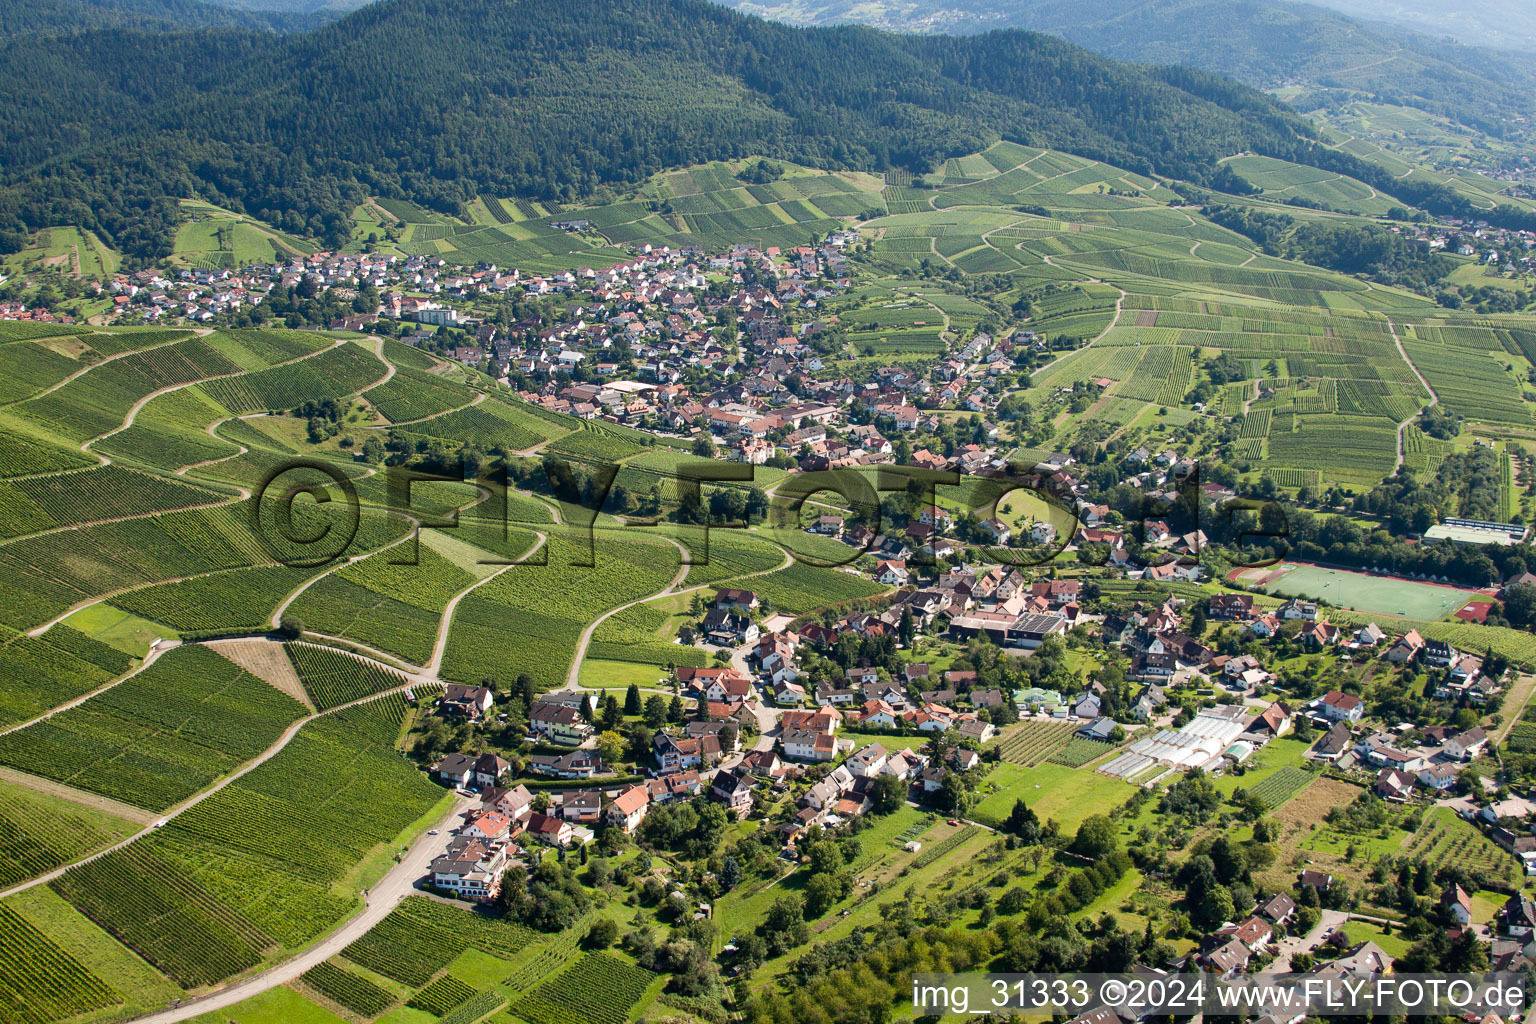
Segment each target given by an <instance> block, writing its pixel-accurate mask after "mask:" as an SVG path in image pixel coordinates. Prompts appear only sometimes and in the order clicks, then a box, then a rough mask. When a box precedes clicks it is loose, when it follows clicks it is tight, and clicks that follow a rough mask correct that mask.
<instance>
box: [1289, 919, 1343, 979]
mask: <svg viewBox="0 0 1536 1024" xmlns="http://www.w3.org/2000/svg"><path fill="white" fill-rule="evenodd" d="M1348 920H1349V913H1348V912H1347V911H1343V910H1324V911H1323V912H1322V913H1321V914H1320V915H1319V916H1318V919H1317V924H1315V925H1313V926H1312V930H1311V931H1309V932H1307V934H1305V935H1287V936H1286V937H1285V938H1283V939H1281V940H1280V941H1279V942H1277V943H1275V945H1276V946H1277V947H1279V949H1280V955H1279V956H1277V957H1275V962H1274V966H1273V967H1271V968H1270V970H1271V971H1273V972H1274V973H1277V974H1283V973H1285V972H1286V971H1289V970H1290V969H1291V954H1292V953H1310V952H1312V951H1313V950H1314V949H1316V948H1317V947H1318V946H1320V945H1322V942H1323V938H1324V932H1331V930H1333V929H1337V928H1338V927H1339V926H1340V925H1342V924H1344V922H1345V921H1348ZM1344 930H1345V931H1346V932H1348V931H1349V929H1348V928H1346V929H1344Z"/></svg>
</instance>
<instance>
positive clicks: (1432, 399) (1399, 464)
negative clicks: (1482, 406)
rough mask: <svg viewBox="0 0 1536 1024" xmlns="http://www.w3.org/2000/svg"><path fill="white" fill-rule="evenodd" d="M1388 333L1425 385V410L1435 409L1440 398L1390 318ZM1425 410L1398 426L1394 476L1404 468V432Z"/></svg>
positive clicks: (1409, 366) (1393, 466)
mask: <svg viewBox="0 0 1536 1024" xmlns="http://www.w3.org/2000/svg"><path fill="white" fill-rule="evenodd" d="M1408 326H1411V325H1408ZM1387 333H1389V334H1391V335H1392V344H1394V345H1396V346H1397V354H1398V355H1399V356H1402V358H1403V362H1405V363H1407V364H1408V369H1410V370H1412V371H1413V375H1414V376H1415V377H1417V378H1418V379H1419V383H1420V384H1421V385H1423V387H1424V390H1425V391H1426V392H1427V393H1428V394H1429V404H1428V405H1426V406H1425V407H1424V409H1433V408H1434V407H1435V406H1437V405H1439V404H1440V396H1439V395H1438V394H1436V393H1435V389H1434V388H1432V387H1430V386H1429V381H1427V380H1425V379H1424V375H1423V374H1422V373H1420V372H1419V368H1418V367H1417V366H1415V365H1414V363H1413V360H1412V359H1409V358H1408V350H1407V349H1405V348H1403V340H1402V339H1401V338H1399V337H1398V336H1397V325H1396V324H1394V323H1393V322H1392V319H1391V318H1390V317H1388V318H1387ZM1424 409H1420V410H1419V411H1418V412H1416V413H1414V414H1413V415H1412V416H1409V417H1408V418H1407V419H1405V420H1403V422H1401V423H1399V424H1398V425H1397V461H1396V462H1394V463H1393V464H1392V472H1393V474H1396V473H1397V471H1398V470H1399V469H1402V468H1403V431H1404V430H1406V429H1408V424H1410V423H1412V422H1413V421H1414V420H1416V419H1418V418H1419V417H1420V416H1422V415H1423V414H1424Z"/></svg>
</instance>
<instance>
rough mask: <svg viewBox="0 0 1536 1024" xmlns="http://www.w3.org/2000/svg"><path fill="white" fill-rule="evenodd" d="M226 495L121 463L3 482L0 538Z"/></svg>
mask: <svg viewBox="0 0 1536 1024" xmlns="http://www.w3.org/2000/svg"><path fill="white" fill-rule="evenodd" d="M228 500H229V497H228V495H223V494H213V493H211V492H209V491H205V490H203V489H202V488H198V487H190V486H188V485H186V484H183V483H179V482H172V481H170V480H166V479H163V478H161V477H157V476H150V475H149V474H148V473H140V472H138V471H137V470H132V469H124V468H123V467H122V466H117V465H111V466H102V467H100V468H98V469H83V470H80V471H78V472H71V473H64V474H62V475H60V476H41V477H32V478H30V479H27V480H17V481H13V482H9V483H0V509H3V511H0V537H16V536H20V535H21V534H25V533H34V532H36V531H39V530H48V529H53V528H55V527H59V526H72V525H74V524H76V523H89V522H95V521H98V520H102V519H119V518H123V517H127V516H143V515H152V514H154V513H156V512H168V511H170V510H172V509H178V508H188V507H190V506H193V505H207V504H211V503H214V502H220V501H228Z"/></svg>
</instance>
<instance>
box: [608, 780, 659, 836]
mask: <svg viewBox="0 0 1536 1024" xmlns="http://www.w3.org/2000/svg"><path fill="white" fill-rule="evenodd" d="M650 804H651V797H650V791H649V790H648V789H647V788H646V787H645V786H642V785H634V786H630V787H629V788H628V789H626V790H624V791H623V792H622V793H620V794H619V795H618V796H616V797H614V798H613V799H612V800H611V801H609V803H608V809H607V812H606V813H607V818H608V824H610V825H612V826H613V827H614V828H617V829H619V830H621V831H623V832H633V831H634V830H635V829H637V828H639V827H640V822H642V821H644V820H645V813H646V811H648V810H649V809H650Z"/></svg>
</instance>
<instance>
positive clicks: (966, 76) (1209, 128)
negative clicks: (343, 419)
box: [0, 0, 1310, 257]
mask: <svg viewBox="0 0 1536 1024" xmlns="http://www.w3.org/2000/svg"><path fill="white" fill-rule="evenodd" d="M1309 130H1310V129H1309V128H1308V126H1307V125H1306V124H1305V123H1304V122H1303V121H1301V120H1299V119H1298V118H1296V117H1295V116H1294V115H1292V114H1291V113H1290V112H1289V111H1287V110H1286V109H1285V108H1283V107H1281V106H1279V105H1278V104H1276V103H1274V102H1273V101H1271V100H1270V99H1268V98H1267V97H1265V96H1263V95H1261V94H1259V93H1257V92H1254V91H1252V90H1250V89H1247V88H1246V87H1243V86H1239V85H1236V84H1235V83H1232V82H1230V81H1225V80H1221V79H1217V78H1215V77H1213V76H1209V75H1205V74H1200V73H1195V72H1190V71H1186V70H1182V69H1157V68H1145V67H1137V66H1130V65H1122V64H1117V63H1115V62H1113V61H1110V60H1107V59H1105V58H1103V57H1100V56H1096V55H1094V54H1091V53H1088V52H1087V51H1085V50H1082V49H1080V48H1078V47H1075V46H1072V45H1070V44H1067V43H1065V42H1062V41H1061V40H1058V39H1054V38H1051V37H1047V36H1041V35H1035V34H1031V33H1026V32H1019V31H1011V32H1000V33H992V34H987V35H983V36H974V37H960V38H951V37H937V36H931V37H912V36H899V35H892V34H885V33H880V32H876V31H873V30H869V29H865V28H856V27H845V28H829V29H816V30H796V29H791V28H788V27H785V26H782V25H778V24H774V23H770V22H765V21H762V20H759V19H756V18H748V17H745V16H742V15H739V14H736V13H734V12H731V11H729V10H727V9H725V8H723V7H720V6H716V5H714V4H710V3H706V2H704V0H612V2H593V0H578V2H576V3H570V2H567V0H388V2H385V3H380V4H375V5H372V6H370V7H367V8H364V9H362V10H359V11H357V12H355V13H353V14H351V15H349V16H347V17H346V18H344V19H342V20H340V21H338V22H335V23H333V24H331V25H327V26H325V27H323V28H320V29H316V30H314V31H311V32H307V33H303V34H298V35H291V36H283V37H276V36H271V35H260V34H256V33H229V32H221V33H210V32H202V33H176V34H148V33H143V34H134V33H127V34H124V33H119V32H103V33H85V34H82V35H77V36H71V37H67V38H57V39H50V40H46V41H36V40H28V41H24V42H19V43H13V44H11V45H9V46H8V47H6V48H4V49H3V50H0V168H3V171H4V175H5V179H4V180H5V183H6V186H7V187H6V188H5V191H4V192H3V193H0V230H8V231H11V232H15V231H17V230H19V229H21V228H23V227H29V228H36V227H40V226H43V225H46V224H57V223H83V224H84V225H85V226H88V227H92V228H94V229H96V230H98V231H101V232H103V233H104V234H105V235H106V236H107V237H108V238H110V239H111V240H112V242H113V243H114V244H116V245H117V246H118V247H119V248H122V249H124V250H125V251H127V252H129V253H130V254H132V255H136V256H140V257H146V256H151V255H156V254H159V253H163V252H165V251H166V250H167V248H168V246H169V242H170V229H171V225H172V223H173V221H174V216H175V211H174V207H173V204H171V203H169V202H167V201H165V200H166V197H174V196H187V195H201V196H204V197H206V198H209V199H213V200H215V201H218V202H220V203H223V204H225V205H228V206H231V207H234V208H236V209H244V210H247V211H249V212H251V213H254V214H256V215H258V216H260V217H262V218H263V219H265V220H268V221H271V222H274V223H275V224H277V225H278V226H279V227H282V228H285V229H288V230H292V231H296V232H301V233H304V234H309V235H314V236H319V237H326V236H330V237H332V238H339V237H340V236H341V234H342V232H343V230H344V221H345V218H346V217H347V216H348V215H349V214H350V212H351V209H352V206H353V205H354V204H355V202H356V201H358V199H360V197H361V196H362V195H363V194H364V193H365V192H372V193H376V194H383V195H386V196H389V195H395V196H406V197H409V198H412V199H414V200H417V201H419V202H422V203H425V204H427V205H430V206H434V207H436V208H438V209H452V208H453V207H454V206H455V204H457V203H459V202H462V201H466V200H469V199H470V198H472V197H473V196H474V195H475V194H476V193H477V192H493V193H497V194H501V195H510V194H519V195H528V196H534V197H548V198H555V199H570V198H573V197H575V196H577V195H580V194H584V193H587V192H590V191H591V190H593V189H595V188H597V187H598V186H599V185H602V184H604V183H612V182H633V181H638V180H640V179H642V178H644V177H645V176H647V175H649V174H651V173H653V172H654V171H657V170H659V169H661V168H663V167H667V166H673V165H680V164H689V163H697V162H699V161H703V160H709V159H716V158H724V157H731V156H739V155H745V154H748V153H764V154H767V155H770V156H776V157H783V158H787V159H793V160H797V161H800V162H804V163H809V164H814V165H817V166H822V167H831V168H837V167H858V168H867V169H873V170H878V169H882V168H886V167H890V166H901V167H907V168H911V169H914V170H925V169H927V168H928V167H929V165H931V164H932V163H934V162H936V161H938V160H939V159H941V158H944V157H946V156H950V155H956V154H963V153H968V152H974V151H976V150H978V149H981V148H984V147H985V146H986V145H987V144H989V143H990V142H991V141H993V140H995V139H997V138H999V137H1006V138H1009V139H1013V140H1016V141H1019V142H1024V143H1029V144H1035V145H1042V146H1052V147H1055V148H1058V149H1062V150H1067V151H1070V152H1074V153H1079V154H1083V155H1086V156H1090V157H1098V158H1103V159H1105V160H1108V161H1111V162H1113V163H1116V164H1118V165H1121V166H1124V167H1127V168H1130V169H1132V170H1138V171H1156V172H1161V173H1165V174H1169V175H1173V176H1177V177H1183V178H1189V179H1193V180H1197V181H1198V180H1210V179H1211V178H1213V177H1214V176H1216V175H1218V173H1219V172H1218V171H1217V165H1216V163H1215V161H1216V160H1217V159H1219V158H1220V157H1223V156H1227V155H1230V154H1232V153H1236V152H1239V151H1244V150H1248V151H1255V152H1261V153H1275V154H1277V155H1286V154H1290V153H1293V152H1294V151H1295V150H1296V149H1297V147H1298V146H1304V145H1306V137H1307V133H1308V132H1309Z"/></svg>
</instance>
